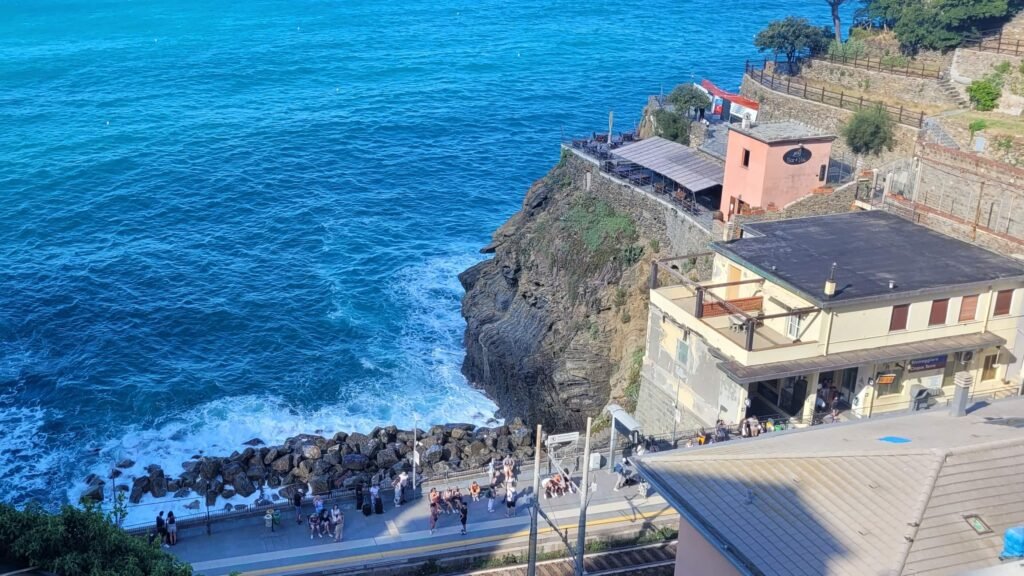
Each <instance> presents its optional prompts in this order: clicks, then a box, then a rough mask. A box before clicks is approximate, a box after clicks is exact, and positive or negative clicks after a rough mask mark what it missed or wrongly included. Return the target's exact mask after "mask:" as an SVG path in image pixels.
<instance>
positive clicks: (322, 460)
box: [82, 420, 533, 507]
mask: <svg viewBox="0 0 1024 576" xmlns="http://www.w3.org/2000/svg"><path fill="white" fill-rule="evenodd" d="M414 436H415V437H418V438H419V439H421V440H422V443H423V444H422V445H421V446H420V448H419V450H420V456H421V460H420V462H421V463H422V464H423V469H425V470H427V471H428V472H429V471H437V472H443V471H447V470H465V469H469V468H480V467H482V466H485V465H486V464H487V462H488V461H489V460H490V459H492V458H495V459H498V460H500V459H501V458H503V457H504V456H506V455H507V454H513V455H514V456H516V457H517V458H521V459H524V458H528V457H530V456H532V454H533V434H532V432H531V430H530V429H529V428H528V427H526V426H525V425H524V424H523V423H522V422H521V421H519V420H515V421H513V422H512V423H511V424H509V425H508V426H499V427H495V428H477V427H475V426H474V425H472V424H455V425H449V426H434V427H432V428H431V429H430V430H429V431H427V432H424V431H422V430H418V431H416V434H415V435H414V434H413V432H412V431H411V430H410V431H405V430H399V429H398V428H396V427H394V426H389V427H386V428H378V429H375V430H373V431H372V432H371V433H370V434H337V435H335V436H334V437H333V438H330V439H328V438H325V437H322V436H309V435H303V436H298V437H295V438H289V439H288V440H286V441H285V442H284V444H282V445H280V446H262V447H260V448H259V449H255V448H252V447H250V448H246V449H245V450H243V451H242V452H236V453H233V454H231V455H230V456H228V457H227V458H216V457H203V458H198V457H197V459H193V460H188V461H186V462H183V463H182V465H181V468H182V471H181V473H180V474H179V475H178V477H177V478H173V477H169V476H168V475H167V473H166V472H165V471H164V470H163V469H162V468H160V467H159V466H156V465H150V466H148V467H147V468H146V472H145V473H144V474H142V475H140V476H137V477H135V478H133V479H131V486H130V487H129V485H128V484H119V485H118V486H117V489H119V490H121V489H123V490H126V491H130V495H129V501H130V502H131V503H132V504H137V503H139V502H140V501H141V500H142V498H143V496H145V495H146V494H151V495H153V496H154V497H163V496H166V495H167V494H168V493H173V495H174V497H175V498H187V497H188V496H189V495H190V494H193V493H195V494H197V495H198V496H200V497H202V498H204V500H205V502H206V505H207V506H210V507H214V506H215V505H216V504H217V501H218V499H227V498H231V497H233V496H235V495H238V496H242V497H249V496H251V495H253V494H255V493H256V492H257V491H258V490H260V489H262V488H278V489H279V490H277V493H276V494H272V497H277V498H283V499H285V500H286V501H290V500H291V498H292V496H293V495H294V494H295V491H296V490H302V491H303V492H305V493H307V494H325V493H327V492H330V491H331V490H334V489H338V488H346V489H352V488H354V487H355V486H356V485H358V484H362V485H364V486H369V485H370V484H372V483H374V482H381V483H384V484H385V485H386V484H387V483H388V482H389V480H390V478H392V477H394V476H396V475H398V474H400V473H401V472H403V471H410V470H411V469H412V454H413V438H414ZM311 448H315V450H313V449H311ZM363 451H365V453H364V452H363ZM369 454H373V456H372V457H371V456H370V455H369ZM268 462H269V463H270V464H269V465H268V464H267V463H268ZM85 484H86V486H85V488H84V489H83V491H82V496H83V497H86V498H90V499H92V500H96V501H99V500H102V499H103V489H104V486H105V481H104V480H102V479H100V478H99V477H98V476H96V475H90V476H89V477H87V478H86V479H85ZM172 487H173V488H172ZM195 505H197V506H198V501H196V503H195Z"/></svg>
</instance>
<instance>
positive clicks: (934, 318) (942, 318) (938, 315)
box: [928, 298, 949, 326]
mask: <svg viewBox="0 0 1024 576" xmlns="http://www.w3.org/2000/svg"><path fill="white" fill-rule="evenodd" d="M948 311H949V298H943V299H941V300H932V313H931V314H930V315H929V316H928V325H929V326H940V325H943V324H945V323H946V312H948Z"/></svg>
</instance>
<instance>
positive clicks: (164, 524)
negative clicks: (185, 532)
mask: <svg viewBox="0 0 1024 576" xmlns="http://www.w3.org/2000/svg"><path fill="white" fill-rule="evenodd" d="M156 534H157V536H159V537H160V545H161V546H163V547H164V548H170V547H171V546H174V545H175V544H177V543H178V520H177V519H176V518H175V517H174V512H173V511H171V512H168V513H167V518H164V511H163V510H161V511H160V513H159V514H157V515H156Z"/></svg>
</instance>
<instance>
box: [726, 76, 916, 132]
mask: <svg viewBox="0 0 1024 576" xmlns="http://www.w3.org/2000/svg"><path fill="white" fill-rule="evenodd" d="M746 73H747V76H749V77H750V78H751V79H752V80H754V81H756V82H757V83H758V84H760V85H762V86H764V87H765V88H768V89H770V90H774V91H776V92H781V93H783V94H788V95H790V96H796V97H798V98H803V99H804V100H808V101H811V102H820V103H822V104H828V105H829V106H835V107H837V108H842V109H844V110H850V111H853V112H856V111H858V110H861V109H863V108H873V107H875V106H881V107H882V109H883V110H885V111H886V112H888V113H889V117H890V118H892V119H893V121H894V122H898V123H900V124H903V125H904V126H910V127H911V128H921V127H922V126H923V125H924V116H925V114H924V112H923V111H920V110H913V109H910V108H907V107H905V106H902V105H900V106H893V105H891V104H886V103H885V102H882V101H880V100H871V99H866V98H864V96H863V95H859V96H851V95H849V94H846V93H845V92H842V91H839V92H836V91H833V90H829V89H827V88H825V87H824V86H822V87H821V88H814V87H811V86H808V85H807V84H806V83H804V82H800V81H799V80H796V81H794V80H793V77H792V76H784V75H777V74H775V73H773V72H766V71H765V69H764V68H763V67H761V68H758V67H757V66H755V65H753V64H751V63H750V62H747V66H746Z"/></svg>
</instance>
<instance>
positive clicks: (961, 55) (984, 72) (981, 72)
mask: <svg viewBox="0 0 1024 576" xmlns="http://www.w3.org/2000/svg"><path fill="white" fill-rule="evenodd" d="M1003 62H1007V63H1009V64H1010V72H1009V74H1007V75H1005V76H1004V78H1003V91H1002V95H1001V96H1000V97H999V106H998V107H997V108H996V112H1001V113H1003V114H1009V115H1011V116H1020V115H1021V113H1022V112H1024V95H1022V94H1024V79H1022V74H1021V72H1020V69H1021V64H1022V63H1024V56H1012V55H1010V54H997V53H995V52H982V51H979V50H969V49H964V48H958V49H957V50H956V53H955V54H954V57H953V64H952V66H950V78H951V79H952V80H953V82H952V85H953V87H954V88H956V89H957V91H959V92H960V94H961V95H962V96H963V98H964V100H967V99H968V96H967V86H969V85H970V83H971V81H973V80H980V79H982V78H984V77H985V76H988V75H989V74H992V73H993V72H994V71H995V67H996V66H998V65H999V64H1002V63H1003Z"/></svg>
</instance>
